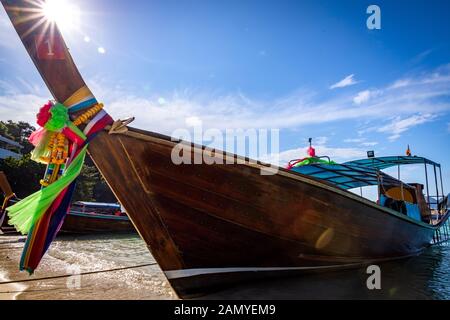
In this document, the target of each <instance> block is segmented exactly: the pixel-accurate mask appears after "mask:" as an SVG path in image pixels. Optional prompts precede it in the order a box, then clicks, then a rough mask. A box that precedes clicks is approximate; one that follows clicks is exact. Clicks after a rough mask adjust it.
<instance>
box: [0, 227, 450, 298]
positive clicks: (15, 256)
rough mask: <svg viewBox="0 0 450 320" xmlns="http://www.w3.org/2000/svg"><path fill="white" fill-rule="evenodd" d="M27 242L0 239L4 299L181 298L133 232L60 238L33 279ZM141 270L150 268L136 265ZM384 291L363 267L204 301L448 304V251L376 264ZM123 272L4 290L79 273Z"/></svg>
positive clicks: (242, 288) (257, 285)
mask: <svg viewBox="0 0 450 320" xmlns="http://www.w3.org/2000/svg"><path fill="white" fill-rule="evenodd" d="M23 241H24V237H22V236H5V235H0V299H177V296H176V294H175V293H174V292H173V290H172V288H171V287H170V284H169V283H168V282H167V280H166V279H165V277H164V275H163V273H162V272H161V270H160V268H159V267H158V265H157V264H155V260H154V259H153V257H152V256H151V254H150V252H149V251H148V250H147V247H146V245H145V243H144V242H143V241H142V240H141V239H140V238H139V236H138V235H135V234H123V235H111V234H106V235H97V236H87V235H86V236H60V237H58V238H57V240H56V241H55V242H54V243H53V244H52V246H51V249H50V250H49V252H48V253H47V254H46V256H45V257H44V259H43V260H42V263H41V265H40V267H39V269H38V270H37V271H36V272H35V274H34V275H33V276H31V277H29V276H28V274H26V273H24V272H19V271H18V261H19V258H20V253H21V250H22V247H23V244H24V242H23ZM144 264H152V265H150V266H144V267H136V266H139V265H144ZM379 266H380V268H381V289H380V290H369V289H368V288H367V286H366V281H367V278H368V276H369V275H368V274H367V273H366V269H365V268H362V269H354V270H345V271H340V272H333V273H320V274H307V275H302V276H297V277H295V278H283V279H277V280H267V281H263V282H261V281H260V282H253V283H246V284H241V285H238V286H234V287H232V288H229V289H226V290H223V291H220V292H215V293H211V294H209V295H207V296H203V297H202V298H203V299H450V245H449V244H442V245H439V246H434V247H431V248H429V249H427V250H426V251H425V252H424V253H423V254H421V255H420V256H417V257H412V258H408V259H404V260H399V261H395V262H388V263H383V264H380V265H379ZM123 267H131V268H129V269H125V270H117V271H110V272H102V273H96V274H90V275H82V276H81V277H78V278H74V277H70V278H67V277H65V278H58V279H46V280H38V281H32V282H17V283H13V284H1V282H4V281H8V280H22V279H36V278H42V277H51V276H55V275H66V274H73V273H77V272H82V273H83V272H90V271H98V270H110V269H115V268H123Z"/></svg>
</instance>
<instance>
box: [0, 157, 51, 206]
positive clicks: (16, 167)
mask: <svg viewBox="0 0 450 320" xmlns="http://www.w3.org/2000/svg"><path fill="white" fill-rule="evenodd" d="M0 171H3V172H4V173H5V175H6V177H7V178H8V181H9V183H10V184H11V188H12V190H13V192H14V193H15V194H16V195H17V196H18V197H19V198H25V197H26V196H28V195H30V194H32V193H33V192H36V191H38V190H39V188H40V184H39V181H40V180H41V179H42V176H43V173H44V171H45V166H44V165H42V164H39V163H37V162H34V161H33V160H31V157H30V154H29V153H28V154H26V155H24V156H23V157H22V158H21V159H13V158H7V159H4V160H0Z"/></svg>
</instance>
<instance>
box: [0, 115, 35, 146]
mask: <svg viewBox="0 0 450 320" xmlns="http://www.w3.org/2000/svg"><path fill="white" fill-rule="evenodd" d="M34 130H36V129H35V128H34V127H33V126H31V125H30V124H29V123H27V122H23V121H19V122H13V121H11V120H8V121H0V135H2V136H4V137H6V138H9V139H11V140H14V141H16V142H18V143H20V144H21V145H22V146H23V149H22V150H21V152H22V153H24V154H25V153H29V152H31V150H33V145H32V144H31V143H30V142H29V141H28V137H29V136H30V134H31V133H32V132H33V131H34Z"/></svg>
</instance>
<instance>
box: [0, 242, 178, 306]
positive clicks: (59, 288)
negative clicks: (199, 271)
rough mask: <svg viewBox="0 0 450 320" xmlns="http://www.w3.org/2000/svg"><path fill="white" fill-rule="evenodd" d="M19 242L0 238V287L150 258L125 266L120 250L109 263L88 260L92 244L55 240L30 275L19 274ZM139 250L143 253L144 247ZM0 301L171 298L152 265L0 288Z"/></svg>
mask: <svg viewBox="0 0 450 320" xmlns="http://www.w3.org/2000/svg"><path fill="white" fill-rule="evenodd" d="M23 241H24V237H23V236H5V235H0V283H1V282H5V281H11V280H29V279H39V278H43V277H52V276H59V275H68V274H69V275H70V274H73V273H74V272H75V273H76V272H77V271H80V272H82V273H83V272H90V271H96V270H109V269H115V268H121V267H128V266H133V265H142V264H145V263H154V260H153V258H152V257H151V255H150V254H147V255H141V257H140V259H141V261H139V263H133V264H130V263H129V261H128V263H126V262H127V259H125V258H126V257H125V258H124V259H120V258H121V257H120V256H121V255H128V254H129V253H127V252H124V251H126V250H116V251H117V252H116V253H115V254H116V259H114V260H108V259H107V258H106V257H105V256H106V255H103V256H102V258H101V259H96V258H94V259H95V261H93V260H92V259H91V256H90V255H87V254H86V252H87V251H88V252H89V253H90V252H92V254H95V252H93V251H95V249H96V248H95V246H94V245H93V243H92V241H84V242H83V241H77V240H76V239H75V240H73V239H70V241H65V240H59V239H57V240H56V241H55V243H54V244H53V245H52V248H51V249H50V250H49V252H48V254H46V256H45V257H44V259H43V260H42V263H41V265H40V266H39V268H38V270H36V272H35V274H34V275H32V276H29V275H28V274H27V273H26V272H19V270H18V265H19V259H20V255H21V252H22V248H23V244H24V242H23ZM112 241H114V240H112ZM89 246H94V248H89ZM143 246H144V248H143V249H144V250H146V248H145V244H144V245H143ZM68 249H70V250H68ZM78 249H79V250H78ZM90 249H93V250H90ZM147 252H148V251H147ZM112 254H114V252H112ZM146 256H147V257H146ZM74 262H75V263H74ZM0 299H2V300H10V299H33V300H34V299H55V300H60V299H100V300H103V299H176V295H175V293H174V292H173V290H172V288H171V287H170V285H169V284H168V282H167V280H166V279H165V277H164V275H163V273H162V271H161V270H160V269H159V267H158V266H157V265H152V266H146V267H140V268H131V269H127V270H120V271H111V272H104V273H98V274H90V275H81V276H77V277H73V276H72V277H64V278H58V279H46V280H36V281H27V282H15V283H12V284H0Z"/></svg>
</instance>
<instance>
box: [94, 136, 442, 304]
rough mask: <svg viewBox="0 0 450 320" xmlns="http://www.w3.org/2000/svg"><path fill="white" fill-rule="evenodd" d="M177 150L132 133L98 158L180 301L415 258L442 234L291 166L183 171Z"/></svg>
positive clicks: (107, 141)
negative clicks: (236, 286) (262, 281)
mask: <svg viewBox="0 0 450 320" xmlns="http://www.w3.org/2000/svg"><path fill="white" fill-rule="evenodd" d="M175 144H176V142H172V141H171V140H170V138H168V137H164V136H161V135H158V134H152V133H149V132H143V131H141V130H136V129H130V131H129V132H128V133H126V134H120V135H108V134H107V133H106V132H105V133H102V134H101V135H99V137H97V139H96V140H94V141H93V142H92V145H91V148H90V153H91V155H92V157H93V159H94V160H95V163H96V165H97V166H98V167H99V169H100V170H101V172H102V174H103V175H104V176H105V178H106V180H107V181H108V183H109V185H110V186H111V188H112V190H114V192H115V194H116V196H117V197H118V199H119V200H120V201H121V203H122V205H123V206H124V207H125V208H126V210H127V212H128V214H129V216H130V218H131V219H132V220H133V223H134V224H135V226H136V228H137V230H138V232H139V233H140V234H141V236H142V237H143V239H144V240H145V241H146V243H147V244H148V246H149V249H150V251H151V252H152V254H153V256H154V257H155V259H156V260H157V261H158V263H159V264H160V266H161V268H162V270H163V271H164V273H165V274H166V276H167V278H168V280H169V281H170V283H171V284H172V286H173V288H174V289H175V291H176V292H177V293H178V294H179V296H180V297H189V296H191V295H195V294H199V293H204V292H206V291H208V290H210V289H213V288H216V287H218V286H223V285H229V284H232V283H235V282H238V281H239V282H240V281H242V280H244V279H251V278H259V277H267V276H283V275H291V274H294V273H298V272H305V271H311V270H320V271H326V270H330V269H336V268H349V267H355V266H361V265H364V264H369V263H372V262H377V261H378V262H379V261H383V260H389V259H396V258H400V257H406V256H411V255H415V254H418V253H420V252H421V251H422V250H423V249H424V248H425V247H427V246H428V245H429V244H430V241H431V239H432V237H433V232H434V228H433V227H430V226H428V225H426V224H424V223H421V222H417V221H414V220H412V219H410V218H408V217H406V216H404V215H401V214H398V213H397V212H395V211H392V210H389V209H385V208H382V207H380V206H378V205H376V204H375V203H372V202H370V201H368V200H366V199H363V198H361V197H359V196H357V195H354V194H353V193H350V192H347V191H343V190H340V189H337V188H335V187H333V186H331V185H328V184H325V183H323V182H320V181H317V180H315V179H312V178H309V177H306V176H302V175H300V174H297V173H294V172H289V171H286V170H284V169H281V168H280V169H279V170H280V171H279V172H278V174H275V175H269V176H267V175H265V176H263V175H261V174H260V173H261V171H260V169H261V168H263V167H264V166H263V165H261V164H257V163H255V162H248V163H247V164H232V165H225V164H213V165H207V164H195V165H194V164H190V165H189V164H186V165H185V164H181V165H175V164H173V163H172V160H171V151H172V148H173V147H174V146H175ZM101 146H103V147H104V146H107V149H108V150H109V151H108V153H105V152H103V151H102V150H104V149H103V148H102V147H101ZM201 151H202V149H201V147H195V148H193V149H192V152H201ZM129 190H133V192H129Z"/></svg>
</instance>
